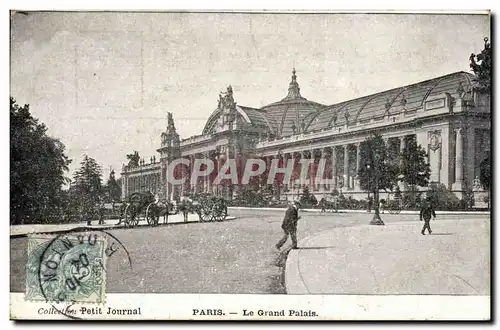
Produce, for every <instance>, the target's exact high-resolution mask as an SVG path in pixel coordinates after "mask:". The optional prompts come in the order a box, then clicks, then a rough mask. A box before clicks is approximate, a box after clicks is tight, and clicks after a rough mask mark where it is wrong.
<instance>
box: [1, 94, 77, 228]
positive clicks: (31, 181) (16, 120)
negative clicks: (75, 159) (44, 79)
mask: <svg viewBox="0 0 500 330" xmlns="http://www.w3.org/2000/svg"><path fill="white" fill-rule="evenodd" d="M64 152H65V146H64V144H62V143H61V142H60V141H59V140H57V139H55V138H53V137H50V136H48V135H47V127H46V126H45V125H44V124H43V123H40V122H39V120H38V119H36V118H34V117H33V116H32V115H31V113H30V111H29V105H27V104H26V105H24V106H22V107H21V106H19V105H18V104H17V103H16V101H15V100H14V99H13V98H12V97H11V98H10V205H11V207H10V218H11V224H23V223H25V222H31V223H34V222H42V221H47V219H49V218H50V215H54V214H56V213H57V214H59V213H60V210H61V208H62V205H63V197H62V189H61V188H62V186H63V184H65V183H66V182H67V181H68V179H67V178H66V177H65V176H64V173H65V172H66V171H68V166H69V164H70V163H71V160H69V159H68V157H67V156H66V155H65V153H64Z"/></svg>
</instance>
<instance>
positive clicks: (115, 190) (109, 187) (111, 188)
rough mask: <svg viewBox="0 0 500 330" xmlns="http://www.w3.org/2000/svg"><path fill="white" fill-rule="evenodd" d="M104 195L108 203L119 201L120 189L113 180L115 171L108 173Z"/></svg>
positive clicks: (114, 179)
mask: <svg viewBox="0 0 500 330" xmlns="http://www.w3.org/2000/svg"><path fill="white" fill-rule="evenodd" d="M106 194H107V199H108V201H109V202H112V203H116V202H119V201H120V200H121V196H122V188H121V186H120V185H119V184H118V182H117V180H116V178H115V171H114V170H111V172H110V173H109V178H108V182H107V183H106Z"/></svg>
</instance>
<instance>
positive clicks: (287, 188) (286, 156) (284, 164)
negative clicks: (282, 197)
mask: <svg viewBox="0 0 500 330" xmlns="http://www.w3.org/2000/svg"><path fill="white" fill-rule="evenodd" d="M288 155H289V154H283V167H287V166H288V162H289V161H290V158H289V157H288ZM284 178H285V176H284V175H283V179H284ZM289 186H290V185H289V184H287V183H286V182H284V181H283V190H284V191H287V193H286V194H288V192H289V191H288V190H289Z"/></svg>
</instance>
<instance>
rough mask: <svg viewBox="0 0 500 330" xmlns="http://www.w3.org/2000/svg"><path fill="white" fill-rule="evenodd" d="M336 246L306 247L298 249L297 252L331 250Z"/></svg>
mask: <svg viewBox="0 0 500 330" xmlns="http://www.w3.org/2000/svg"><path fill="white" fill-rule="evenodd" d="M337 247H338V246H308V247H300V246H299V248H298V250H321V249H331V248H337Z"/></svg>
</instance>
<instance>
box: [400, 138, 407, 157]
mask: <svg viewBox="0 0 500 330" xmlns="http://www.w3.org/2000/svg"><path fill="white" fill-rule="evenodd" d="M405 148H406V140H405V135H403V136H401V137H400V138H399V152H400V153H403V150H404V149H405Z"/></svg>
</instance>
